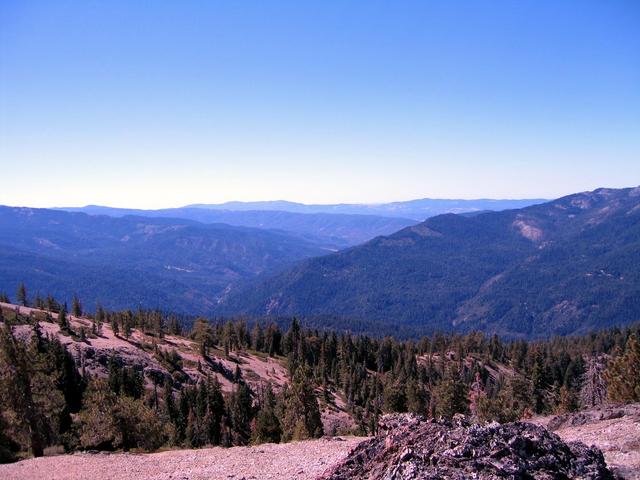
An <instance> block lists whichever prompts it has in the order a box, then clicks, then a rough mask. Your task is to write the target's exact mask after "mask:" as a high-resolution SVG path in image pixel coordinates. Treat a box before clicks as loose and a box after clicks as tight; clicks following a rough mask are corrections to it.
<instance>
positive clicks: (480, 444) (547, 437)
mask: <svg viewBox="0 0 640 480" xmlns="http://www.w3.org/2000/svg"><path fill="white" fill-rule="evenodd" d="M379 428H380V433H379V434H378V436H376V437H375V438H372V439H370V440H367V441H365V442H363V443H361V444H360V445H358V446H357V447H356V448H355V449H354V450H353V451H352V452H351V453H350V454H349V456H348V457H347V458H346V459H345V460H344V461H343V462H342V463H340V464H339V465H337V466H336V467H334V468H333V469H331V470H330V471H329V472H328V473H326V474H325V475H324V476H323V477H322V478H324V479H326V480H364V479H367V480H405V479H406V480H408V479H449V480H462V479H483V480H484V479H487V480H488V479H522V480H525V479H540V480H542V479H545V480H547V479H549V480H551V479H554V480H555V479H557V480H560V479H584V480H591V479H594V480H595V479H612V478H614V477H613V476H612V475H611V473H610V472H609V470H608V469H607V467H606V464H605V461H604V457H603V456H602V453H601V452H600V450H598V449H597V448H595V447H587V446H586V445H584V444H582V443H579V442H572V443H565V442H563V441H562V440H561V439H560V437H558V436H557V435H555V434H553V433H550V432H549V431H547V430H546V429H545V428H543V427H540V426H537V425H532V424H529V423H520V422H515V423H508V424H502V425H501V424H497V423H492V424H489V425H478V424H472V423H469V422H468V421H467V420H465V419H464V418H455V419H454V420H451V421H449V420H426V419H424V418H423V417H420V416H417V415H410V414H393V415H386V416H385V417H383V418H382V420H381V422H380V426H379Z"/></svg>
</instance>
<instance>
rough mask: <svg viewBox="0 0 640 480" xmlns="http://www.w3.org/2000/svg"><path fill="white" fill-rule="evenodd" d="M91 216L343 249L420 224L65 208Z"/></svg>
mask: <svg viewBox="0 0 640 480" xmlns="http://www.w3.org/2000/svg"><path fill="white" fill-rule="evenodd" d="M61 210H64V211H69V212H83V213H88V214H90V215H109V216H111V217H123V216H127V215H135V216H140V217H153V218H167V217H169V218H181V219H187V220H194V221H197V222H201V223H225V224H228V225H235V226H243V227H252V228H260V229H267V230H282V231H284V232H287V233H289V234H294V235H296V236H299V237H300V238H303V239H305V240H308V241H311V242H313V243H317V244H319V245H322V246H325V247H328V248H332V249H340V248H345V247H349V246H353V245H358V244H360V243H364V242H366V241H367V240H371V239H372V238H374V237H377V236H380V235H389V234H391V233H394V232H397V231H398V230H400V229H402V228H404V227H407V226H409V225H413V224H415V223H417V222H416V221H415V220H410V219H407V218H400V217H383V216H376V215H344V214H336V213H295V212H287V211H282V210H274V211H270V210H242V211H235V210H216V209H205V208H188V207H185V208H168V209H162V210H132V209H126V208H110V207H101V206H97V205H88V206H86V207H80V208H64V209H61Z"/></svg>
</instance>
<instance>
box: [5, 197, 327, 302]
mask: <svg viewBox="0 0 640 480" xmlns="http://www.w3.org/2000/svg"><path fill="white" fill-rule="evenodd" d="M326 252H327V250H326V249H324V248H321V247H319V246H318V245H316V244H313V243H311V242H308V241H305V240H303V239H301V238H299V237H296V236H292V235H288V234H286V233H284V232H276V231H267V230H262V229H252V228H247V227H233V226H229V225H223V224H206V225H205V224H202V223H198V222H195V221H192V220H185V219H172V218H143V217H123V218H111V217H108V216H94V215H87V214H84V213H69V212H62V211H55V210H47V209H32V208H14V207H0V290H4V291H13V290H15V288H16V287H15V285H17V284H18V283H20V282H25V283H27V284H28V285H31V286H32V287H33V289H34V291H40V292H41V294H42V295H46V294H48V293H51V294H53V295H55V296H56V297H58V298H63V299H67V300H69V299H70V298H71V296H72V295H73V294H78V295H80V296H81V297H82V298H84V299H85V300H86V301H87V302H90V305H92V306H93V305H95V304H96V303H97V302H101V303H102V304H103V305H104V306H107V307H109V308H125V307H131V306H142V307H145V306H146V307H152V308H156V307H161V308H168V309H171V310H172V311H181V312H189V313H192V314H197V313H203V312H209V311H211V309H212V308H213V306H214V305H215V304H216V302H217V299H218V297H219V296H220V295H221V294H222V293H223V291H224V290H225V289H226V288H227V287H228V286H229V285H230V284H231V283H233V282H235V281H238V280H241V279H245V278H249V277H252V276H254V275H257V274H260V273H264V272H266V271H276V270H278V269H282V268H284V267H285V266H287V265H290V264H292V263H293V262H294V261H296V260H299V259H302V258H305V257H310V256H317V255H321V254H323V253H326Z"/></svg>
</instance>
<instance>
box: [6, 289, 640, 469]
mask: <svg viewBox="0 0 640 480" xmlns="http://www.w3.org/2000/svg"><path fill="white" fill-rule="evenodd" d="M18 293H20V292H18ZM0 300H2V301H4V300H6V301H8V298H7V297H6V296H2V295H0ZM18 300H20V295H18ZM24 301H25V302H26V304H28V300H27V298H26V292H25V296H24ZM54 302H55V300H54ZM20 303H22V302H20ZM56 303H57V302H56ZM79 303H80V302H79V301H78V304H79ZM80 308H81V306H80ZM45 309H46V310H49V309H48V308H45ZM72 309H73V310H76V306H75V301H74V306H72ZM50 311H51V312H55V310H50ZM55 313H57V314H58V318H57V320H53V318H52V319H51V321H57V322H58V324H59V325H60V328H61V329H62V330H63V331H65V332H66V333H67V334H69V335H75V336H78V337H79V338H80V339H82V334H81V333H80V332H75V331H73V329H72V328H71V326H70V324H69V323H68V322H66V326H64V325H63V323H65V315H66V307H65V306H64V305H58V309H57V312H55ZM74 313H77V311H76V312H74ZM78 316H79V315H78ZM4 317H5V318H4V322H3V323H4V325H3V326H2V327H1V338H0V340H1V344H0V394H1V395H2V397H1V400H2V406H3V408H2V414H1V415H0V456H2V458H4V459H5V460H7V459H10V458H12V457H13V456H14V455H15V454H16V452H18V451H25V450H31V452H32V453H33V454H34V455H40V454H42V452H43V449H44V448H46V447H47V446H52V445H63V446H64V448H65V449H66V450H68V451H72V450H77V449H107V450H112V449H124V450H128V449H143V450H154V449H157V448H159V447H161V446H164V445H167V446H171V445H176V446H186V447H200V446H205V445H225V446H230V445H245V444H248V443H260V442H278V441H289V440H291V439H303V438H314V437H318V436H321V435H322V434H323V433H325V432H323V427H322V422H321V420H320V405H325V404H326V405H331V404H333V403H335V402H336V397H337V396H340V397H342V400H344V403H345V404H346V405H347V408H348V410H349V412H350V413H351V415H352V416H353V418H354V419H355V421H356V425H357V427H356V428H355V431H354V432H353V433H362V434H364V433H372V432H375V431H376V425H377V419H378V417H379V415H381V414H383V413H387V412H404V411H410V412H416V413H422V414H426V415H432V416H452V415H454V414H456V413H463V414H468V415H472V416H474V417H476V418H477V419H479V420H481V421H488V420H498V421H511V420H516V419H518V418H522V417H526V416H529V415H533V414H548V413H564V412H571V411H575V410H578V409H580V408H585V407H590V406H594V405H598V404H600V403H603V402H637V401H640V376H639V375H638V374H637V372H638V371H640V343H639V342H638V334H639V330H640V329H639V327H638V326H634V327H629V328H623V329H621V328H614V329H609V330H604V331H601V332H597V333H592V334H589V335H585V336H580V337H558V338H553V339H550V340H546V341H535V342H526V341H522V340H519V341H504V340H502V339H500V338H499V337H497V336H487V335H484V334H482V333H470V334H467V335H434V336H431V337H424V338H422V339H420V340H419V341H397V340H394V339H392V338H388V337H387V338H382V339H379V338H372V337H368V336H363V335H351V334H347V333H343V334H340V333H336V332H328V331H318V330H315V329H305V328H302V327H301V325H300V324H299V322H298V321H296V320H295V319H294V320H293V321H291V323H290V325H289V327H288V328H287V330H286V331H283V330H282V329H281V328H280V327H279V326H278V325H277V324H274V323H271V322H264V323H263V322H260V321H252V322H248V321H246V320H235V321H226V320H225V321H221V320H219V321H213V322H211V321H209V320H207V319H197V320H196V321H195V322H193V325H192V327H191V329H190V330H189V331H183V330H184V327H183V326H182V324H181V323H180V322H179V321H178V319H177V317H175V316H171V315H165V314H162V313H160V312H157V311H146V310H138V311H122V312H107V311H105V310H104V309H103V308H101V307H98V308H96V313H95V314H94V315H93V316H90V317H88V318H91V320H92V328H91V331H89V332H85V335H88V336H89V338H90V337H91V336H93V335H99V334H100V330H101V328H102V325H103V324H105V323H106V324H109V325H110V327H111V328H112V329H113V331H114V333H116V334H117V335H120V336H121V337H123V338H128V337H129V336H130V335H131V333H132V332H133V331H134V330H139V331H142V332H146V333H147V334H149V335H151V336H153V337H155V338H157V339H161V338H162V337H163V336H164V335H167V334H171V335H188V336H189V337H190V338H191V339H193V340H195V341H196V342H197V344H198V345H199V349H200V355H201V357H202V362H203V363H204V362H207V363H208V364H209V365H213V366H214V367H215V365H216V363H215V359H214V358H212V352H213V350H214V349H215V350H216V351H217V354H218V355H229V354H230V353H231V352H234V351H254V352H258V353H260V354H262V355H268V356H272V357H276V358H279V359H282V360H283V361H285V362H286V365H287V367H288V370H289V375H290V379H291V382H290V383H289V384H288V385H287V386H285V387H284V388H283V389H281V390H278V391H274V389H273V388H272V386H271V385H270V384H268V383H264V384H261V385H260V386H259V387H256V386H254V387H251V386H249V384H248V383H247V382H245V381H244V379H243V378H242V374H241V373H240V370H239V369H237V370H236V371H235V372H229V371H225V370H223V369H222V367H221V366H220V367H219V368H220V370H219V373H221V374H222V375H223V377H224V378H226V379H228V380H230V381H231V382H232V383H233V390H232V392H231V393H229V394H223V392H222V388H221V385H220V384H219V382H218V381H217V380H216V377H215V376H205V377H203V378H202V379H201V380H200V381H198V382H197V383H193V382H189V381H188V378H187V377H185V376H184V374H182V373H181V372H182V359H181V357H180V355H179V354H178V353H177V352H176V351H171V350H169V351H167V350H160V349H157V348H156V350H155V354H156V355H157V357H158V358H159V359H160V360H161V361H162V363H163V364H164V365H165V366H167V370H168V371H169V372H170V373H171V374H170V375H160V376H158V377H157V378H156V377H150V376H149V375H147V376H144V375H143V374H142V373H141V371H140V370H138V369H136V368H135V367H136V366H135V365H134V366H127V365H124V364H123V363H122V362H121V361H120V359H118V358H117V357H113V358H112V359H111V360H110V361H109V369H108V370H109V372H108V376H107V377H106V378H97V377H92V376H90V375H88V374H87V373H86V372H84V370H83V368H82V365H77V363H76V360H74V358H73V356H72V355H70V354H69V352H67V350H66V349H65V347H64V346H63V345H61V344H60V342H59V341H58V340H57V339H55V338H48V337H46V336H43V335H42V334H41V333H39V332H40V327H39V323H38V320H37V319H35V318H34V317H25V316H21V315H17V314H15V312H7V311H5V314H4ZM9 317H11V318H9ZM61 317H62V318H61ZM61 322H62V323H61ZM20 323H22V324H24V323H29V324H30V325H31V326H32V330H33V332H34V333H33V335H31V336H29V337H19V336H17V335H16V334H15V333H14V330H15V327H14V326H13V325H15V324H20ZM65 328H66V330H64V329H65ZM221 352H223V353H221ZM78 367H79V368H78ZM216 371H218V370H216ZM326 433H329V434H333V433H343V432H333V431H331V432H326Z"/></svg>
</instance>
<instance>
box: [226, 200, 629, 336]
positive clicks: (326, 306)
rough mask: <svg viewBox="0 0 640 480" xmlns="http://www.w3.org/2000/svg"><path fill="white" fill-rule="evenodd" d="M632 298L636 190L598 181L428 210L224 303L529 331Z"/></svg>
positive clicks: (583, 320) (600, 312) (622, 315)
mask: <svg viewBox="0 0 640 480" xmlns="http://www.w3.org/2000/svg"><path fill="white" fill-rule="evenodd" d="M639 299H640V188H636V189H623V190H612V189H600V190H596V191H595V192H585V193H580V194H576V195H571V196H568V197H564V198H561V199H558V200H555V201H552V202H548V203H545V204H541V205H535V206H531V207H527V208H524V209H519V210H508V211H503V212H491V213H484V214H479V215H475V216H461V215H451V214H449V215H441V216H438V217H434V218H430V219H428V220H427V221H425V222H423V223H421V224H419V225H416V226H413V227H409V228H406V229H404V230H402V231H400V232H398V233H396V234H394V235H390V236H388V237H380V238H376V239H374V240H372V241H370V242H368V243H366V244H364V245H362V246H359V247H354V248H351V249H348V250H345V251H342V252H338V253H336V254H332V255H328V256H324V257H320V258H314V259H310V260H306V261H303V262H301V263H300V264H299V265H297V266H295V267H293V268H291V269H289V270H287V271H286V272H283V273H280V274H278V275H276V276H274V277H273V278H270V279H267V280H265V281H263V282H261V283H259V284H258V285H255V286H253V287H252V288H251V289H247V290H241V291H239V292H232V293H231V295H229V296H228V298H226V300H225V302H224V304H223V306H222V309H221V311H223V312H225V313H230V312H234V313H238V312H244V313H254V314H271V315H293V314H300V315H320V314H332V315H341V316H346V317H353V318H358V319H367V318H370V319H373V320H378V321H386V322H389V323H396V324H402V325H403V326H407V325H410V326H415V327H416V328H418V329H420V330H422V331H435V330H452V329H456V330H470V329H482V330H485V331H488V332H496V333H499V334H503V335H508V336H528V337H531V336H542V335H548V334H552V333H558V334H568V333H576V332H584V331H587V330H589V329H591V328H595V327H604V326H608V325H612V324H617V323H625V322H631V321H635V320H638V319H639V318H640V300H639Z"/></svg>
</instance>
